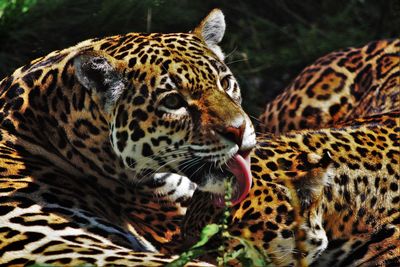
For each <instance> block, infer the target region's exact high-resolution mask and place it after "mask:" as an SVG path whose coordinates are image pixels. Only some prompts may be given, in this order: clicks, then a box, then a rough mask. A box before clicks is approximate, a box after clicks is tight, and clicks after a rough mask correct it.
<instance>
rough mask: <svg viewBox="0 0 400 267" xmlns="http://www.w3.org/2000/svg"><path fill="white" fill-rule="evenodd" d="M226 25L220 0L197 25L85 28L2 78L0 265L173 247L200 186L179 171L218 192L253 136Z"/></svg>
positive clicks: (78, 261) (147, 256) (243, 190)
mask: <svg viewBox="0 0 400 267" xmlns="http://www.w3.org/2000/svg"><path fill="white" fill-rule="evenodd" d="M225 28H226V23H225V18H224V15H223V13H222V11H221V10H219V9H214V10H212V11H211V12H210V13H209V14H208V15H207V16H206V17H205V18H204V19H203V20H202V21H201V22H200V24H198V26H197V27H195V28H194V29H193V30H192V31H190V32H187V33H183V32H182V33H127V34H120V35H115V36H111V37H104V38H94V39H89V40H86V41H83V42H80V43H78V44H76V45H74V46H72V47H69V48H66V49H62V50H57V51H54V52H51V53H50V54H48V55H46V56H43V57H40V58H37V59H35V60H33V61H31V62H30V63H29V64H27V65H25V66H22V67H20V68H18V69H17V70H15V71H14V72H13V73H12V74H11V75H9V76H8V77H6V78H4V79H3V80H2V81H1V82H0V265H2V266H20V265H26V266H27V265H33V264H46V265H48V264H50V265H52V266H59V265H61V266H66V265H67V266H77V265H99V266H105V265H113V266H114V265H115V266H163V265H165V264H166V263H167V262H170V261H171V260H173V259H175V258H176V256H175V255H173V252H171V250H170V249H169V245H170V244H173V243H174V242H177V240H178V237H179V236H180V227H179V224H180V222H181V220H182V218H183V215H184V213H185V210H186V204H185V201H186V200H187V196H188V195H190V194H191V192H193V190H194V187H193V186H191V185H188V184H187V183H185V182H184V181H183V180H182V176H185V177H188V178H189V179H190V181H191V182H193V184H195V185H196V188H197V189H199V190H204V191H211V192H214V193H218V192H222V190H223V186H222V184H223V182H224V179H225V173H226V172H227V171H229V167H227V163H231V162H233V163H234V162H237V161H246V159H248V158H249V156H248V155H249V153H250V151H251V149H252V148H253V147H254V146H255V143H256V141H255V131H254V127H253V124H252V122H251V120H250V119H249V117H248V115H247V114H246V113H245V112H244V110H243V108H242V107H241V101H242V99H241V93H240V88H239V85H238V83H237V81H236V79H235V77H234V76H233V74H232V72H231V71H230V70H229V68H228V67H227V65H226V64H225V63H224V54H223V52H222V49H221V48H220V46H219V43H220V42H221V40H222V38H223V36H224V33H225ZM162 173H175V175H168V176H167V177H164V175H163V174H162ZM182 181H183V182H182ZM239 182H240V181H239ZM248 182H249V181H248V180H247V183H248ZM248 189H249V188H248V186H247V187H243V186H239V185H238V199H239V198H243V197H244V195H246V194H247V193H248ZM174 190H178V191H179V194H175V193H174V192H173V191H174ZM184 191H186V192H184ZM192 265H194V266H206V265H207V263H196V262H193V263H192Z"/></svg>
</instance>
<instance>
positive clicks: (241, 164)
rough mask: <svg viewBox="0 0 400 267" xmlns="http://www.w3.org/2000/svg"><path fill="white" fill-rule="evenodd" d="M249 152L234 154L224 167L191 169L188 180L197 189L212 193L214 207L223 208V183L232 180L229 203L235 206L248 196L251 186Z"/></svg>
mask: <svg viewBox="0 0 400 267" xmlns="http://www.w3.org/2000/svg"><path fill="white" fill-rule="evenodd" d="M249 154H250V153H249V151H246V152H239V153H237V154H235V155H234V156H233V157H232V158H231V159H230V160H229V161H228V162H227V163H226V164H225V165H224V166H225V167H221V168H220V167H217V168H216V167H215V166H212V165H210V166H204V165H202V168H199V167H200V166H197V167H198V169H192V174H195V175H189V178H190V179H191V180H192V181H193V182H194V183H196V184H197V185H198V189H199V190H201V191H206V192H210V193H212V194H213V195H212V198H213V202H214V204H215V205H216V206H219V207H223V206H225V200H224V196H225V182H224V181H226V180H227V179H230V178H233V179H232V183H231V190H232V194H231V203H232V205H236V204H238V203H240V202H242V201H243V200H244V199H245V198H246V196H247V195H248V193H249V191H250V188H251V184H252V177H251V170H250V156H249Z"/></svg>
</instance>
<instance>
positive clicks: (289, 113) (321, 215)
mask: <svg viewBox="0 0 400 267" xmlns="http://www.w3.org/2000/svg"><path fill="white" fill-rule="evenodd" d="M399 52H400V40H399V39H395V40H381V41H376V42H371V43H369V44H367V45H365V46H363V47H359V48H348V49H345V50H342V51H338V52H333V53H331V54H328V55H326V56H323V57H322V58H320V59H318V60H317V61H316V62H315V63H314V64H311V65H310V66H308V67H306V68H305V69H304V70H303V71H302V72H301V73H300V75H299V76H298V77H296V78H295V79H294V82H293V83H291V84H290V85H289V86H288V87H287V88H286V89H285V90H284V91H283V92H282V93H281V94H280V95H278V96H277V97H276V98H275V99H274V100H272V102H270V103H268V104H267V105H266V108H265V112H264V113H263V114H262V115H261V116H260V124H259V125H257V128H258V131H260V132H257V133H258V136H257V146H256V148H255V149H254V150H253V151H252V152H251V154H250V157H251V172H252V180H253V183H252V187H251V190H250V193H249V194H248V195H247V197H246V198H245V199H244V200H243V201H242V202H240V203H237V204H235V205H232V206H229V207H221V206H218V205H215V204H214V203H213V201H210V199H213V198H214V197H215V196H214V195H213V194H210V193H206V192H200V191H196V192H195V193H194V195H193V198H192V199H191V202H190V204H189V207H188V210H187V213H186V216H185V219H184V222H183V226H182V234H183V235H184V236H185V240H186V244H185V246H186V247H187V246H190V245H191V244H193V243H194V242H196V240H197V238H198V236H199V233H200V232H201V229H202V228H203V227H204V226H205V225H207V224H210V223H221V220H223V217H226V218H225V219H226V221H227V222H226V225H225V226H224V227H226V228H227V229H226V231H228V233H229V234H230V235H231V236H233V237H235V238H230V239H228V238H226V237H222V236H218V237H215V238H213V239H211V240H210V242H209V243H208V245H207V248H208V249H210V251H213V249H215V248H216V247H220V246H221V244H222V245H223V246H224V247H225V249H226V250H227V251H239V250H240V249H243V248H244V246H243V243H242V242H240V241H238V240H240V239H242V240H246V241H247V242H249V243H250V244H252V245H253V246H254V248H255V250H256V251H259V252H260V253H261V254H262V255H265V256H266V257H267V258H268V261H270V263H271V264H272V265H273V266H399V265H400V209H399V206H400V189H399V185H400V167H399V166H400V82H399V78H400V53H399ZM226 210H228V211H229V213H228V215H224V212H225V211H226ZM225 236H227V235H225ZM216 256H217V255H215V253H209V255H206V256H204V259H205V260H208V261H210V262H214V263H215V261H213V259H215V257H216ZM230 264H231V265H232V266H241V263H240V262H239V261H238V260H233V261H231V262H230Z"/></svg>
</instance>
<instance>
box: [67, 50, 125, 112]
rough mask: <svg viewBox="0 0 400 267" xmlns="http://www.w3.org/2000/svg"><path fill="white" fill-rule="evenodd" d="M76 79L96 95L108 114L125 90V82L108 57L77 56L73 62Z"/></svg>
mask: <svg viewBox="0 0 400 267" xmlns="http://www.w3.org/2000/svg"><path fill="white" fill-rule="evenodd" d="M73 64H74V67H75V77H76V78H77V79H78V81H79V83H81V84H82V85H83V86H84V87H86V88H87V89H88V90H89V91H91V92H93V93H96V94H97V95H98V96H99V98H100V101H101V105H102V106H103V108H104V110H105V111H106V112H107V113H111V111H112V108H113V107H114V105H115V103H116V102H117V100H118V99H119V97H120V96H121V94H122V93H123V91H124V89H125V82H124V79H123V76H122V74H121V73H120V71H119V70H118V67H117V65H116V64H115V63H113V59H112V58H111V57H110V56H108V55H102V54H99V53H96V52H86V53H82V54H79V55H77V56H76V57H75V58H74V61H73Z"/></svg>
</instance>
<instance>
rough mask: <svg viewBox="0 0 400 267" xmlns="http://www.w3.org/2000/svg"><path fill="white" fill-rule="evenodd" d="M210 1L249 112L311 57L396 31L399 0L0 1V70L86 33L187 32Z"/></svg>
mask: <svg viewBox="0 0 400 267" xmlns="http://www.w3.org/2000/svg"><path fill="white" fill-rule="evenodd" d="M214 7H219V8H221V9H222V10H223V11H224V14H225V16H226V20H227V26H228V27H227V32H226V36H225V38H224V40H223V43H222V46H223V48H224V51H225V52H226V55H227V58H226V62H227V63H228V65H229V66H230V68H231V69H232V70H233V72H234V73H235V75H236V76H237V78H238V79H239V82H240V84H241V87H242V91H243V95H244V106H245V108H246V109H247V111H249V112H250V113H251V114H258V112H259V111H260V108H261V107H262V106H263V104H264V102H265V101H266V100H268V99H271V98H272V97H274V96H275V95H276V94H277V93H278V92H279V91H280V90H281V89H282V88H283V87H284V86H286V85H287V84H288V83H289V81H290V80H291V79H292V78H293V77H294V76H295V75H297V74H298V72H299V71H300V70H301V69H302V68H303V67H305V66H306V65H308V64H310V63H312V62H313V61H314V60H315V59H317V58H318V57H320V56H322V55H324V54H326V53H329V52H331V51H333V50H336V49H339V48H345V47H347V46H360V45H364V44H366V43H367V42H369V41H372V40H376V39H382V38H394V37H399V36H400V27H399V25H400V2H399V1H398V0H385V1H375V0H325V1H314V0H303V1H289V0H258V1H240V0H221V1H214V0H203V1H189V0H168V1H166V0H74V1H70V0H0V62H1V64H0V77H4V76H6V75H9V74H11V73H12V71H13V69H15V68H17V67H20V66H21V65H23V64H26V63H27V62H29V61H30V60H32V59H35V58H36V57H39V56H43V55H46V54H47V53H49V52H51V51H53V50H56V49H62V48H65V47H68V46H70V45H74V44H75V43H77V42H79V41H82V40H85V39H88V38H92V37H103V36H108V35H114V34H120V33H127V32H132V31H139V32H149V31H153V32H154V31H155V32H174V31H188V30H190V29H192V28H193V27H195V26H196V24H197V23H198V22H199V21H200V20H201V19H202V18H203V17H204V16H205V15H206V14H207V13H208V12H209V11H210V10H211V9H212V8H214Z"/></svg>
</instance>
